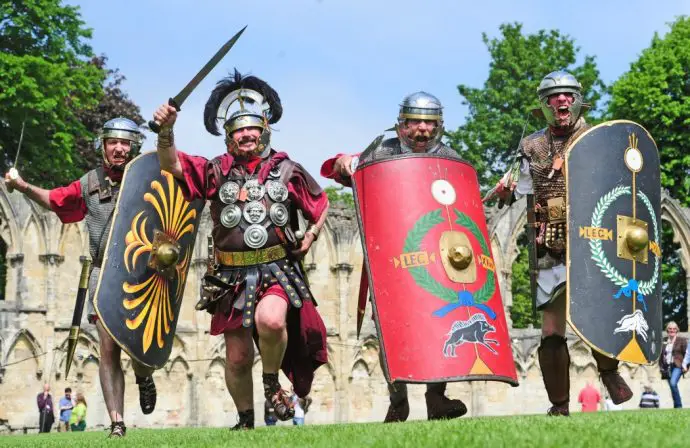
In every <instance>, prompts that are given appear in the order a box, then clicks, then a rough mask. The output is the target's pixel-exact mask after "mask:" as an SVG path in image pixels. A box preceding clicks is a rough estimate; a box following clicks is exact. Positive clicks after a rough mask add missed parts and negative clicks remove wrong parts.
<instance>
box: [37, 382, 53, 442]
mask: <svg viewBox="0 0 690 448" xmlns="http://www.w3.org/2000/svg"><path fill="white" fill-rule="evenodd" d="M36 404H38V432H39V433H40V432H50V428H52V426H53V422H54V421H55V414H54V411H53V396H52V395H50V384H48V383H46V384H44V385H43V392H41V393H40V394H38V396H37V397H36Z"/></svg>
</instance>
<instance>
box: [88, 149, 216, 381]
mask: <svg viewBox="0 0 690 448" xmlns="http://www.w3.org/2000/svg"><path fill="white" fill-rule="evenodd" d="M204 205H205V202H204V201H203V200H195V201H194V202H191V203H190V202H188V201H186V200H185V199H184V197H183V195H182V190H181V188H180V186H179V184H178V181H177V180H176V179H175V178H174V177H173V176H172V175H171V174H170V173H168V172H165V171H161V168H160V164H159V162H158V157H157V155H156V154H155V153H147V154H142V155H141V156H139V157H137V158H136V159H134V160H133V161H132V162H130V163H129V164H128V165H127V168H126V169H125V173H124V177H123V179H122V186H121V189H120V194H119V197H118V201H117V205H116V206H115V214H114V216H113V226H112V229H111V230H110V236H109V238H108V245H107V248H106V252H105V258H104V259H103V265H102V269H101V273H100V277H99V279H98V286H97V288H96V294H95V297H94V307H95V309H96V313H97V314H98V318H99V319H100V321H101V323H102V324H103V326H104V327H105V329H106V330H107V331H108V333H109V334H110V335H111V336H112V337H113V339H114V340H115V342H117V343H118V345H120V346H121V347H122V348H123V349H124V350H125V351H126V352H127V353H128V354H129V355H130V356H131V357H132V358H133V359H135V360H137V361H138V362H140V363H141V364H144V365H146V366H149V367H154V368H160V367H162V366H163V365H164V364H165V362H166V361H167V360H168V357H169V356H170V351H171V349H172V342H173V336H174V335H175V327H176V325H177V318H178V313H179V311H180V305H181V304H182V296H183V294H184V286H185V282H186V280H187V271H188V270H189V265H190V262H191V258H192V252H193V249H194V240H195V238H196V233H197V230H198V228H199V219H200V218H201V211H202V209H203V208H204Z"/></svg>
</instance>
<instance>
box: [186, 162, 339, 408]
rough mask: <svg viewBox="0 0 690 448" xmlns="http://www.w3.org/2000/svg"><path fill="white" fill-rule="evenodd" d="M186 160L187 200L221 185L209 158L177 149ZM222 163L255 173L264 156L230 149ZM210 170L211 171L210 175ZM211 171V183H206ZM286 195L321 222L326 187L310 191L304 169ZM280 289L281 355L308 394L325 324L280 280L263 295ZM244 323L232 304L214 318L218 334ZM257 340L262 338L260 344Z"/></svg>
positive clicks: (299, 389)
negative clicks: (284, 307) (284, 341)
mask: <svg viewBox="0 0 690 448" xmlns="http://www.w3.org/2000/svg"><path fill="white" fill-rule="evenodd" d="M177 155H178V159H179V160H180V164H181V165H182V174H183V175H184V178H185V182H184V183H183V184H186V185H183V191H184V194H185V198H186V199H187V200H193V199H196V198H207V199H208V198H211V197H213V196H214V195H215V194H216V192H217V191H218V187H219V185H218V179H216V177H215V175H214V174H213V170H212V169H210V166H209V163H208V160H207V159H206V158H204V157H201V156H192V155H189V154H185V153H184V152H181V151H178V152H177ZM286 158H287V154H285V153H278V154H275V155H274V156H273V160H274V161H275V162H278V161H280V160H284V159H286ZM220 162H221V164H220V169H221V171H222V173H223V175H227V174H228V173H229V172H230V169H231V167H232V166H233V163H234V164H238V163H242V164H244V165H245V166H246V168H247V172H249V173H254V172H255V171H256V168H257V167H258V165H259V163H260V162H261V159H260V158H258V157H255V158H253V159H250V160H248V161H241V162H240V161H239V160H235V159H234V157H233V156H232V155H230V154H228V153H225V154H223V155H222V156H221V160H220ZM270 168H271V166H270V164H264V165H263V167H262V168H261V171H259V180H260V181H263V180H265V178H266V176H267V174H268V171H270ZM207 175H208V176H207ZM207 177H208V185H206V182H207ZM287 188H288V195H289V197H290V199H291V201H292V203H293V204H294V205H296V206H297V207H298V208H299V209H301V210H302V213H303V214H304V217H305V218H306V219H307V220H309V221H310V222H317V221H318V220H319V219H320V218H321V216H322V215H323V213H325V212H326V209H327V207H328V197H327V196H326V194H325V193H324V192H323V191H322V192H320V193H319V194H318V195H312V194H311V193H310V192H309V188H308V184H307V180H306V179H305V178H304V177H303V176H302V175H293V176H292V177H291V178H290V179H289V181H288V184H287ZM269 294H272V295H277V296H279V297H281V298H282V299H283V300H285V301H286V302H287V303H288V313H287V331H288V345H287V348H286V350H285V356H284V357H283V363H282V366H281V368H282V369H283V372H285V375H286V376H287V377H288V378H289V379H290V381H291V382H292V384H293V386H294V388H295V393H297V395H298V396H300V397H304V396H306V395H307V394H309V391H310V390H311V384H312V381H313V380H314V371H315V370H316V369H317V368H318V367H319V366H320V365H322V364H325V363H326V362H327V361H328V351H327V348H326V327H325V325H324V323H323V320H322V319H321V316H320V315H319V313H318V311H317V310H316V307H315V305H314V302H312V301H310V300H307V301H304V302H303V303H302V308H300V309H295V308H293V307H292V306H290V302H289V300H288V297H287V294H286V293H285V291H284V290H283V288H282V287H281V286H280V285H272V286H270V287H269V288H268V289H266V290H265V291H263V292H260V297H259V299H258V301H261V298H262V297H264V296H266V295H269ZM241 327H242V310H238V309H235V308H232V310H231V312H230V315H226V314H225V313H224V312H223V311H222V310H218V311H216V313H215V314H214V315H213V318H212V319H211V330H210V332H211V334H212V335H218V334H222V333H225V332H227V331H233V330H237V329H239V328H241ZM257 346H258V344H257Z"/></svg>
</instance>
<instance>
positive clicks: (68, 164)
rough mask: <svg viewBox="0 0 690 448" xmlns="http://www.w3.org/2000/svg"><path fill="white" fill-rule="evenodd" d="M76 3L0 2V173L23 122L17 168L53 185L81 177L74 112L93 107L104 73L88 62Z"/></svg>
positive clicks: (80, 129) (81, 131)
mask: <svg viewBox="0 0 690 448" xmlns="http://www.w3.org/2000/svg"><path fill="white" fill-rule="evenodd" d="M90 37H91V30H90V29H88V28H86V27H85V26H84V22H83V21H82V20H81V18H80V16H79V12H78V8H77V7H73V6H64V5H62V4H61V2H60V1H59V0H6V1H4V2H3V3H2V4H0V149H1V150H2V153H3V154H4V157H0V171H1V172H3V173H4V172H6V171H7V169H8V168H9V166H10V162H11V161H12V160H14V157H15V154H16V151H17V146H18V142H19V135H20V131H21V127H22V123H24V122H26V130H25V134H24V141H23V147H22V149H21V158H20V160H19V169H20V171H21V173H22V175H23V176H24V177H26V178H27V179H29V180H31V179H40V180H41V184H42V186H46V187H49V186H54V185H56V184H61V183H65V182H68V181H71V180H73V179H74V178H75V177H77V176H78V175H80V174H82V173H81V172H80V171H79V169H78V167H77V165H76V164H75V160H76V158H75V154H76V153H75V149H74V148H75V145H76V142H77V139H78V136H81V135H88V131H87V129H86V128H85V127H84V125H83V124H82V123H81V122H80V121H79V117H78V112H79V111H81V110H84V109H89V108H92V107H94V106H96V105H97V104H98V102H99V100H100V98H101V96H102V82H103V80H104V79H105V72H104V71H103V70H101V69H99V68H98V67H97V66H95V65H93V64H89V59H90V58H91V57H92V53H91V47H89V46H88V44H87V43H86V40H87V39H88V38H90Z"/></svg>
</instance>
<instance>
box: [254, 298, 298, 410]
mask: <svg viewBox="0 0 690 448" xmlns="http://www.w3.org/2000/svg"><path fill="white" fill-rule="evenodd" d="M287 310H288V304H287V302H286V301H285V300H284V299H282V298H281V297H279V296H276V295H267V296H264V297H263V298H262V299H261V300H260V301H259V303H258V304H257V306H256V315H255V324H256V331H257V333H258V334H259V351H260V352H261V361H262V366H263V383H264V396H265V397H266V399H267V400H269V401H270V402H271V404H273V408H274V409H275V413H276V417H278V418H279V419H280V420H288V419H290V418H292V417H293V415H294V412H295V411H294V407H293V405H292V402H291V400H290V397H289V394H288V393H287V392H286V391H285V390H283V388H282V387H281V386H280V382H279V381H278V371H279V370H280V366H281V364H282V363H283V356H285V349H286V348H287Z"/></svg>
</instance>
